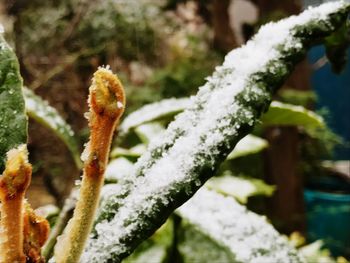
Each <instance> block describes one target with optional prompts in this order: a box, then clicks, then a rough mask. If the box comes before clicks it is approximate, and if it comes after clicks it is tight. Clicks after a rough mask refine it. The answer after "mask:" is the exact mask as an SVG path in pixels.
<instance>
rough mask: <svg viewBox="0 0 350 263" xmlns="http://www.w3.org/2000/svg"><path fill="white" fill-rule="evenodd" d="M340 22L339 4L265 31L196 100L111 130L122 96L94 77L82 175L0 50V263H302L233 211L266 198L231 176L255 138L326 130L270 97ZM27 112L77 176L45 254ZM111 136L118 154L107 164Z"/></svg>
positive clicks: (343, 12) (109, 81)
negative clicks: (32, 194) (263, 130)
mask: <svg viewBox="0 0 350 263" xmlns="http://www.w3.org/2000/svg"><path fill="white" fill-rule="evenodd" d="M349 10H350V4H349V3H346V2H343V1H337V2H332V3H326V4H323V5H321V6H319V7H315V8H310V9H309V10H306V11H305V12H303V13H302V14H300V15H299V16H293V17H290V18H287V19H284V20H281V21H279V22H277V23H270V24H267V25H265V26H263V27H262V28H261V29H260V31H259V32H258V33H257V34H256V35H255V36H254V37H253V39H252V40H250V41H249V42H248V43H247V44H246V45H245V46H243V47H241V48H238V49H236V50H233V51H231V52H230V53H229V54H228V55H227V56H226V58H225V61H224V63H223V64H222V65H221V66H219V67H217V68H216V70H215V72H214V73H213V75H212V76H210V77H208V78H207V82H206V84H205V85H204V86H202V87H200V88H199V91H198V93H197V94H196V95H195V96H193V97H191V98H183V99H169V100H165V101H161V102H158V103H155V104H151V105H147V106H145V107H143V108H141V109H140V110H138V111H136V112H134V113H132V114H130V115H129V116H128V117H126V118H125V119H124V121H123V122H121V124H120V125H118V123H119V119H120V117H121V115H122V114H123V111H124V108H125V96H124V90H123V87H122V84H121V83H120V81H119V79H118V78H117V77H116V76H115V75H114V74H113V73H112V72H111V70H110V69H109V68H108V67H105V68H102V67H101V68H99V69H98V70H97V71H96V72H95V73H94V76H93V79H92V84H91V87H90V95H89V99H88V103H89V107H90V110H89V112H88V113H87V115H86V116H87V119H88V121H89V128H90V138H89V142H88V143H87V145H86V147H85V150H84V152H83V154H82V160H83V165H82V164H81V163H80V161H79V160H78V158H77V148H78V147H77V143H76V139H75V137H74V133H73V132H72V129H71V128H70V126H69V125H68V124H67V123H65V121H64V120H63V119H62V118H61V117H59V116H57V112H56V111H55V110H54V109H53V108H52V107H50V106H48V105H46V104H45V102H44V101H43V100H42V99H40V98H39V97H37V96H36V95H35V94H34V93H33V92H31V91H29V90H28V89H25V88H23V87H22V81H21V78H20V75H19V69H18V63H17V60H16V57H15V55H14V52H13V51H12V50H11V49H10V48H9V47H8V45H7V44H6V43H5V41H4V40H3V39H2V38H1V39H0V41H1V43H0V73H1V74H0V114H1V116H0V161H2V163H1V165H2V166H1V168H2V170H4V171H3V172H2V176H1V177H0V199H1V221H0V238H1V239H0V248H1V249H0V262H1V263H2V262H4V263H5V262H6V263H7V262H44V261H45V260H46V261H49V262H57V263H76V262H83V263H94V262H99V263H100V262H121V261H122V260H124V259H125V261H126V262H147V261H152V262H171V261H172V260H173V261H174V260H175V261H176V260H181V262H195V261H198V262H256V261H264V262H305V258H304V257H303V255H302V254H300V253H299V252H298V251H297V250H296V249H295V248H293V247H292V245H291V244H290V243H289V242H288V241H287V240H286V239H285V238H284V237H282V236H281V235H280V234H278V232H277V231H276V230H275V229H274V228H273V227H272V226H271V225H270V224H269V223H268V222H267V221H266V220H265V219H264V218H263V217H261V216H258V215H257V214H254V213H253V212H250V211H248V210H247V208H246V207H245V206H244V205H242V204H244V203H246V202H247V199H248V198H249V197H250V196H253V195H271V194H272V193H273V191H274V190H275V189H274V187H273V186H270V185H267V184H266V183H264V182H263V181H262V180H260V179H256V178H255V179H253V178H250V177H249V176H246V175H244V176H241V175H240V174H234V173H233V172H232V171H231V170H230V169H229V167H230V162H231V161H232V160H234V159H237V158H241V157H244V156H247V155H251V154H255V153H258V152H260V151H261V150H263V149H264V148H266V147H268V143H267V141H265V140H264V139H262V138H260V137H259V133H258V132H257V131H256V130H255V129H254V127H255V126H259V125H262V126H268V125H276V124H277V125H296V126H299V127H302V129H303V130H304V131H305V132H306V133H310V134H312V133H313V131H314V130H316V129H322V128H323V127H324V123H323V121H322V119H321V118H320V117H319V116H318V115H316V114H315V113H313V112H311V111H308V110H306V109H305V108H303V107H301V106H292V105H288V104H284V103H280V102H272V103H271V101H272V96H273V94H274V93H275V92H276V91H277V90H278V88H279V87H280V86H281V85H282V84H283V82H284V80H285V79H286V78H287V77H288V75H289V74H290V73H291V71H292V70H293V68H294V66H295V65H296V64H297V63H298V62H299V61H300V60H301V59H303V58H304V57H305V54H306V52H307V50H308V49H309V48H310V47H312V46H313V45H316V44H319V43H324V44H325V45H328V44H327V43H328V42H327V41H328V39H329V37H332V36H333V35H334V34H335V32H336V31H337V30H338V29H340V28H342V27H344V26H347V24H346V23H347V16H348V13H349ZM327 47H328V48H329V49H332V47H329V46H327ZM336 48H339V47H338V46H337V47H336ZM330 53H332V52H330ZM332 61H334V60H332ZM24 101H25V102H26V104H25V103H24ZM25 110H26V111H27V113H28V115H29V116H30V117H32V118H33V119H36V120H38V121H39V122H41V123H43V124H45V126H47V127H49V128H50V129H51V130H54V131H55V133H56V135H57V136H58V137H59V138H61V139H62V141H63V142H64V143H65V144H66V145H67V146H68V147H69V149H70V151H71V153H72V156H73V158H74V160H75V163H76V165H77V167H80V166H81V165H82V166H83V176H82V182H81V186H80V189H79V194H78V195H77V196H78V197H77V201H75V197H73V196H74V192H75V190H73V194H72V196H71V198H69V199H68V200H67V201H66V204H65V205H64V208H63V209H62V210H61V212H60V215H59V216H58V219H57V220H56V222H55V223H54V226H53V229H52V233H51V235H50V237H49V238H48V241H47V243H46V244H45V245H44V242H45V240H46V239H47V237H48V223H47V221H46V220H45V219H44V218H41V217H39V216H37V215H36V214H35V212H34V211H33V210H32V209H31V208H30V207H29V205H28V204H27V203H26V202H25V200H24V193H25V190H26V188H27V187H28V185H29V182H30V176H31V166H30V164H29V163H28V160H27V158H28V156H27V155H28V153H27V150H26V146H25V145H26V140H27V135H26V134H27V132H26V127H27V119H26V114H25ZM175 115H176V116H175ZM174 116H175V117H174ZM174 118H175V119H174ZM173 119H174V120H173ZM115 130H118V132H119V136H118V139H117V140H115V142H116V144H118V145H117V146H114V147H113V148H112V150H111V153H110V147H111V144H112V138H113V134H114V132H115ZM130 136H133V138H137V139H136V141H134V143H133V144H132V143H130V142H129V143H126V142H127V140H128V138H130ZM126 145H128V146H126ZM109 158H111V161H110V162H109ZM104 174H105V176H104ZM100 192H102V195H101V196H102V197H101V198H100ZM74 207H75V209H74V214H73V216H72V218H71V219H70V221H69V223H68V219H69V217H70V211H71V210H72V209H73V208H74ZM32 222H35V224H32ZM58 236H59V237H58ZM43 245H44V249H43V253H42V254H41V247H42V246H43Z"/></svg>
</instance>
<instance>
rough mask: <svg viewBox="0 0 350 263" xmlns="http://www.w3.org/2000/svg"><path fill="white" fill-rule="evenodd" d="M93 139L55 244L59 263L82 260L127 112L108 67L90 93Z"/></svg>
mask: <svg viewBox="0 0 350 263" xmlns="http://www.w3.org/2000/svg"><path fill="white" fill-rule="evenodd" d="M89 104H90V112H89V117H88V118H89V126H90V129H91V133H90V140H89V142H88V144H87V146H86V148H85V150H84V152H83V154H82V159H83V160H84V173H83V179H82V183H81V188H80V192H79V198H78V202H77V206H76V208H75V210H74V215H73V218H72V219H71V220H70V222H69V223H68V226H67V228H66V230H65V233H64V234H63V235H62V236H60V237H59V238H58V242H57V246H56V247H55V260H56V262H57V263H75V262H78V261H79V258H80V255H81V254H82V252H83V249H84V245H85V242H86V240H87V238H88V235H89V233H90V231H91V228H92V223H93V220H94V217H95V212H96V209H97V206H98V203H99V197H100V191H101V187H102V185H103V178H104V171H105V168H106V165H107V161H108V156H109V151H110V145H111V142H112V137H113V133H114V130H115V128H116V125H117V123H118V120H119V118H120V117H121V115H122V113H123V111H124V105H125V96H124V90H123V87H122V84H121V83H120V81H119V80H118V78H117V77H116V76H115V75H113V73H112V72H111V71H110V70H109V69H107V68H100V69H99V70H98V71H96V72H95V74H94V78H93V81H92V85H91V87H90V96H89Z"/></svg>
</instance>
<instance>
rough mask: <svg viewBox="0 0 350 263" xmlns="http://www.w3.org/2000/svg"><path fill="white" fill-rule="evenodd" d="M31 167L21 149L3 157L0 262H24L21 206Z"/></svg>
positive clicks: (24, 147)
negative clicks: (4, 163)
mask: <svg viewBox="0 0 350 263" xmlns="http://www.w3.org/2000/svg"><path fill="white" fill-rule="evenodd" d="M31 175H32V166H31V165H30V164H29V163H28V152H27V149H26V146H25V145H21V146H19V147H18V148H17V149H12V150H10V151H9V152H8V153H7V161H6V168H5V171H4V173H3V175H2V176H1V178H0V201H1V221H0V230H1V240H0V262H1V263H7V262H19V263H21V262H25V261H26V257H25V255H24V252H23V213H22V211H23V203H24V194H25V192H26V190H27V188H28V186H29V184H30V180H31Z"/></svg>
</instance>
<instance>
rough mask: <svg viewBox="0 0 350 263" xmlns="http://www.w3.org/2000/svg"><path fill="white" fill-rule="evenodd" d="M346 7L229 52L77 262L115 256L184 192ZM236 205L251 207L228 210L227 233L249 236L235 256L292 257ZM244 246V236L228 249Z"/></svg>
mask: <svg viewBox="0 0 350 263" xmlns="http://www.w3.org/2000/svg"><path fill="white" fill-rule="evenodd" d="M345 8H347V5H345V4H344V3H342V2H335V3H327V4H324V5H322V6H320V7H318V8H313V9H309V10H308V11H306V12H304V13H303V14H301V15H300V16H298V17H296V16H294V17H291V18H288V19H285V20H282V21H281V22H279V23H271V24H268V25H266V26H264V27H263V28H262V29H261V30H260V31H259V33H258V34H257V35H256V36H255V37H254V38H253V40H251V41H249V42H248V43H247V45H246V46H244V47H242V48H239V49H237V50H234V51H232V52H230V53H229V54H228V55H227V56H226V59H225V62H224V64H223V65H222V66H220V67H217V68H216V71H215V72H214V74H213V75H212V76H211V77H209V78H208V81H207V83H206V84H205V85H204V86H203V87H201V88H200V90H199V92H198V93H197V95H196V96H195V97H192V98H191V103H190V106H189V107H188V108H187V109H186V110H185V111H184V112H183V113H181V114H179V115H177V116H176V118H175V121H173V122H172V123H171V124H170V125H169V126H168V128H167V130H166V131H165V132H164V133H162V134H161V135H160V136H159V137H157V140H156V141H155V140H153V141H152V142H151V143H150V146H149V148H148V150H147V152H146V153H145V154H143V156H142V157H141V158H139V159H138V161H137V163H136V164H135V170H134V172H133V173H132V174H131V175H129V176H128V178H127V179H126V180H125V181H123V182H122V183H121V184H120V185H119V184H118V185H119V186H118V191H116V192H115V194H110V195H109V196H108V197H107V198H106V199H105V200H104V201H103V204H102V206H101V208H100V211H99V214H98V216H97V221H96V225H95V229H94V232H93V234H92V235H91V237H90V240H89V242H88V245H87V247H86V250H85V252H84V254H83V257H82V260H81V262H110V261H113V262H119V261H120V260H121V259H123V258H124V257H125V256H126V255H128V254H129V253H130V252H131V251H132V250H133V249H134V248H135V247H136V246H137V244H138V243H139V242H141V241H142V240H143V239H144V238H146V237H148V236H149V235H151V234H152V232H153V231H154V230H155V229H157V228H158V227H159V226H160V225H161V224H162V223H163V222H164V221H165V220H166V218H167V217H168V216H169V214H170V213H171V212H172V211H173V210H174V209H175V208H176V207H178V206H179V205H181V204H182V203H183V202H185V201H186V200H187V199H189V198H190V197H191V196H192V195H193V194H194V193H195V192H196V191H197V190H198V188H199V187H200V186H201V185H202V184H203V183H204V182H205V181H206V180H207V179H208V178H209V177H211V176H212V175H213V174H214V172H215V170H216V168H217V167H218V165H219V164H220V162H221V161H222V160H223V159H225V158H226V157H227V155H228V154H229V153H230V152H231V151H232V149H233V148H234V146H235V145H236V144H237V142H238V141H239V140H240V139H241V138H242V137H243V136H245V135H246V134H247V133H248V132H249V131H250V130H251V129H252V127H253V125H254V123H255V122H256V120H257V119H258V118H259V117H260V115H261V113H262V112H264V111H265V110H266V109H267V108H268V105H269V103H270V101H271V93H272V92H274V90H275V89H277V88H278V87H279V86H280V85H281V83H282V81H283V80H284V79H285V77H286V76H287V75H288V74H289V72H290V71H291V69H292V67H291V66H292V65H294V64H296V63H297V62H298V60H299V59H300V58H302V56H303V55H304V53H305V50H304V49H305V48H306V47H309V46H310V44H312V36H313V33H315V32H316V33H318V34H319V33H320V31H321V32H322V33H323V35H327V34H329V33H330V32H332V31H333V30H334V29H335V28H336V26H337V25H339V21H341V20H343V21H344V20H345V17H346V15H345ZM337 12H339V14H336V15H334V13H337ZM333 23H334V25H333ZM318 37H319V35H317V38H318ZM136 117H137V116H136ZM135 123H136V121H135ZM128 126H129V127H131V126H132V125H130V124H129V125H128ZM238 209H239V208H238ZM241 209H242V213H241V214H242V215H245V214H248V217H247V220H245V217H244V216H243V217H242V218H235V217H232V218H231V219H232V221H231V223H230V224H229V225H228V227H229V230H230V231H231V230H232V231H234V232H233V233H231V232H229V231H227V232H226V233H225V235H226V237H225V238H226V239H227V240H232V238H233V236H234V233H236V232H237V231H241V230H237V229H235V227H234V226H239V227H243V229H244V231H243V232H242V234H244V235H246V236H247V238H248V239H247V240H246V242H244V244H249V243H250V242H251V248H250V250H249V252H248V253H246V254H245V252H244V251H243V250H242V251H235V252H237V253H238V256H239V257H240V258H242V259H244V258H249V257H252V256H254V255H248V254H249V253H250V252H252V251H256V253H260V254H262V253H266V254H271V255H270V256H271V258H274V257H277V258H281V256H282V255H284V256H286V257H288V258H290V260H292V259H293V257H295V255H294V252H293V250H290V248H289V247H288V246H286V245H284V244H285V243H284V242H283V241H281V240H280V239H279V238H277V233H276V238H275V242H276V244H275V246H272V244H271V242H266V244H265V243H264V242H263V244H260V243H261V241H262V240H264V238H265V236H266V235H269V233H270V230H271V231H272V232H273V230H272V227H270V228H269V227H267V228H262V227H260V228H261V229H259V228H255V227H254V224H255V223H256V222H259V220H255V217H252V216H249V213H247V212H246V211H245V210H243V208H241ZM227 213H228V212H227ZM217 216H219V214H218V215H217ZM217 220H219V218H217ZM207 223H208V222H207ZM237 224H238V225H237ZM260 226H262V223H260ZM265 229H270V230H265ZM258 230H259V231H261V233H260V232H259V231H258ZM211 231H212V230H210V232H211ZM218 231H220V230H219V229H218ZM256 231H257V232H256ZM264 231H267V232H264ZM208 233H209V232H208ZM220 233H222V231H221V232H220ZM254 233H255V234H256V235H257V236H258V237H259V239H260V240H258V238H255V237H254ZM274 233H275V232H274ZM241 236H242V235H241ZM272 236H274V235H272ZM268 237H270V236H268ZM258 241H259V242H258ZM257 243H259V244H257ZM236 244H237V243H236ZM227 246H229V245H227ZM241 246H243V243H238V245H232V247H230V248H231V249H234V250H236V249H240V248H241ZM259 246H260V247H259ZM271 246H272V247H271ZM259 248H261V249H260V250H259ZM268 249H272V251H271V253H267V252H268ZM246 251H248V250H246ZM260 254H257V255H260ZM277 262H278V261H277Z"/></svg>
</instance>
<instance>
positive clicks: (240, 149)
mask: <svg viewBox="0 0 350 263" xmlns="http://www.w3.org/2000/svg"><path fill="white" fill-rule="evenodd" d="M268 145H269V144H268V142H267V141H266V140H264V139H262V138H259V137H257V136H254V135H250V134H249V135H247V136H246V137H244V138H243V139H242V140H240V141H239V142H238V143H237V145H236V147H235V148H234V149H233V151H232V152H231V153H230V154H229V155H228V156H227V160H232V159H235V158H238V157H242V156H246V155H249V154H255V153H258V152H261V151H262V150H264V149H265V148H267V147H268Z"/></svg>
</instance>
